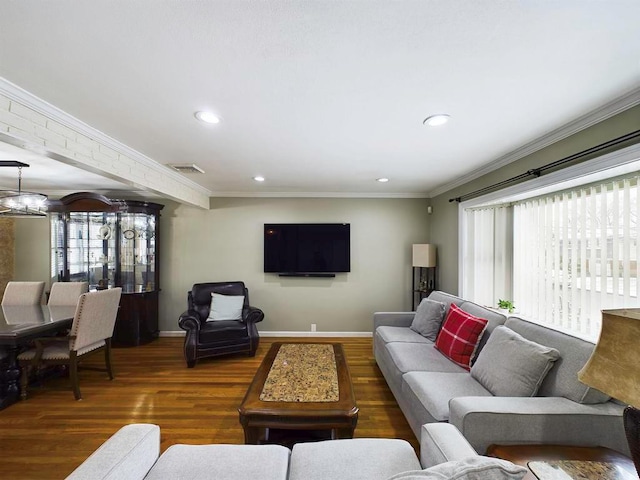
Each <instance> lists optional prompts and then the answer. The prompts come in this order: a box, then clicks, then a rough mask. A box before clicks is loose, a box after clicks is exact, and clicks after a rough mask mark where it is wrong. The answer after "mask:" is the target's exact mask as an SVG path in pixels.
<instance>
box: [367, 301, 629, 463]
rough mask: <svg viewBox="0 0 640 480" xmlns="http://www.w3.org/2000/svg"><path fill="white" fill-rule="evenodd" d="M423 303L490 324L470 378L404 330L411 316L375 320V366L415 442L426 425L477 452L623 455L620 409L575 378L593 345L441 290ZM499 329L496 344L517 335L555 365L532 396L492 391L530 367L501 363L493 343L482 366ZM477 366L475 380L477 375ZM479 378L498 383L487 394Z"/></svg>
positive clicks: (379, 316)
mask: <svg viewBox="0 0 640 480" xmlns="http://www.w3.org/2000/svg"><path fill="white" fill-rule="evenodd" d="M428 298H429V299H430V300H434V301H437V302H441V303H443V304H445V317H446V312H447V311H448V310H449V308H450V305H451V304H452V303H453V304H455V305H457V306H458V307H460V308H461V309H462V310H464V311H466V312H469V313H471V314H472V315H475V316H477V317H481V318H485V319H487V320H488V325H487V328H486V330H485V333H484V334H483V336H482V337H481V341H480V343H479V346H478V349H477V351H476V353H475V356H474V358H475V359H477V364H478V368H476V366H475V364H474V363H473V360H472V367H471V372H469V371H468V370H466V369H464V368H462V367H460V366H458V365H456V364H455V363H453V362H452V361H451V360H449V359H448V358H447V357H445V356H444V355H443V354H442V353H440V351H439V350H438V349H436V348H435V347H434V342H433V341H432V340H429V339H427V338H425V337H424V336H423V335H421V334H420V333H417V332H416V331H414V330H413V329H411V328H410V327H411V324H412V322H413V320H414V316H415V312H377V313H375V314H374V319H373V320H374V334H373V335H374V340H373V349H374V355H375V359H376V362H377V364H378V366H379V367H380V370H381V371H382V373H383V375H384V377H385V379H386V381H387V383H388V385H389V388H390V389H391V391H392V392H393V394H394V396H395V398H396V400H397V402H398V404H399V406H400V408H401V410H402V412H403V413H404V415H405V417H406V418H407V421H408V422H409V425H410V426H411V428H412V430H413V432H414V433H415V435H416V437H418V438H420V434H421V429H422V426H423V425H425V424H429V423H432V422H448V423H450V424H452V425H455V426H456V427H457V428H458V429H459V431H460V432H461V433H462V434H463V435H464V437H465V438H466V439H467V440H468V441H469V442H470V443H471V445H472V446H473V447H474V448H475V450H477V451H478V452H480V453H484V452H485V451H486V449H487V447H488V446H489V445H491V444H492V443H496V444H522V443H530V444H532V443H538V444H564V445H586V446H597V445H600V446H605V447H609V448H612V449H614V450H617V451H619V452H621V453H624V454H626V455H629V450H628V446H627V442H626V439H625V436H624V428H623V424H622V411H623V406H622V405H621V404H620V403H619V402H617V401H614V400H611V399H610V398H609V397H607V396H605V395H604V394H603V393H601V392H599V391H597V390H593V389H591V388H589V387H587V386H586V385H584V384H582V383H581V382H580V381H579V380H578V375H577V372H578V371H579V370H580V369H581V368H582V366H583V365H584V364H585V363H586V361H587V360H588V358H589V357H590V355H591V352H592V350H593V348H594V345H593V344H592V343H589V342H586V341H584V340H581V339H579V338H576V337H572V336H569V335H566V334H564V333H561V332H558V331H555V330H551V329H549V328H546V327H543V326H541V325H537V324H533V323H531V322H528V321H526V320H523V319H521V318H518V317H515V316H510V317H508V318H507V317H505V316H504V315H502V314H500V313H498V312H496V311H494V310H491V309H487V308H484V307H482V306H480V305H477V304H475V303H472V302H468V301H465V300H464V299H462V298H459V297H456V296H453V295H449V294H447V293H444V292H438V291H436V292H433V293H431V294H430V296H429V297H428ZM419 308H420V307H419ZM505 327H506V328H505ZM498 328H499V330H498V331H497V332H498V333H499V334H500V337H501V338H503V337H505V335H512V336H514V337H518V338H520V337H523V338H524V339H525V340H524V341H526V340H528V341H530V342H535V344H537V345H539V346H544V347H548V348H547V351H555V352H556V353H555V354H554V355H556V357H557V360H555V361H552V362H550V365H551V367H550V369H549V370H547V372H545V374H544V376H541V377H540V384H539V385H537V386H536V390H537V391H536V392H535V393H534V396H502V395H494V394H493V393H492V391H491V390H494V391H496V390H497V391H500V388H501V387H505V388H506V389H507V390H510V389H512V387H513V385H515V383H517V382H518V381H519V378H518V376H519V373H518V371H515V372H514V371H513V369H514V368H515V367H514V365H516V366H517V365H521V366H522V370H523V371H524V370H526V369H527V367H528V364H529V363H530V362H528V361H524V362H523V361H522V358H521V359H520V360H519V361H520V362H521V363H518V361H517V360H513V359H512V358H511V357H510V356H509V354H508V353H507V350H508V349H505V357H504V358H501V357H500V354H501V353H502V352H501V350H500V349H499V346H498V345H499V344H495V345H493V344H492V346H491V347H490V349H491V352H490V351H489V350H490V349H487V350H485V351H484V352H485V353H484V359H483V361H482V362H481V358H482V357H483V349H484V348H485V347H486V346H487V342H488V341H490V338H491V336H492V335H493V334H494V333H495V332H496V329H498ZM512 332H516V333H515V334H513V333H512ZM496 338H498V335H497V334H496V336H495V337H494V340H495V339H496ZM521 341H523V340H521ZM494 343H495V342H494ZM500 348H503V347H500ZM515 353H516V354H519V353H520V352H519V351H518V350H516V351H515ZM525 358H526V357H525ZM481 363H482V367H483V372H481V374H480V373H478V372H476V371H475V370H479V367H480V364H481ZM506 367H510V368H511V371H510V372H508V373H506V374H505V373H504V372H505V370H506V371H508V370H509V368H506ZM491 370H494V371H493V372H492V371H491ZM483 375H484V376H489V377H490V376H491V375H494V383H495V382H499V383H501V385H498V386H497V387H495V388H494V385H489V386H490V387H491V389H490V388H487V382H486V381H484V376H483ZM496 378H497V380H496ZM479 379H480V380H482V381H484V382H485V384H484V385H483V383H482V381H479Z"/></svg>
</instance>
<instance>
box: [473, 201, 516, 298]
mask: <svg viewBox="0 0 640 480" xmlns="http://www.w3.org/2000/svg"><path fill="white" fill-rule="evenodd" d="M465 217H466V218H465V228H466V232H465V236H464V249H463V252H464V254H463V262H464V265H465V271H464V275H463V282H464V285H463V289H464V292H465V297H466V298H469V299H470V300H473V301H474V302H476V303H479V304H481V305H488V306H495V305H496V304H497V302H498V300H499V299H500V298H505V299H507V298H511V270H512V266H511V259H512V243H513V241H512V230H513V229H512V226H511V208H510V207H509V206H504V205H500V206H497V207H485V208H471V209H467V210H466V211H465Z"/></svg>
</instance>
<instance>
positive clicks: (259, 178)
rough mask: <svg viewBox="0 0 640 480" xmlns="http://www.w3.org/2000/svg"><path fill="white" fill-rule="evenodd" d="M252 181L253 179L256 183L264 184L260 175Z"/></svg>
mask: <svg viewBox="0 0 640 480" xmlns="http://www.w3.org/2000/svg"><path fill="white" fill-rule="evenodd" d="M253 179H254V180H255V181H256V182H264V177H261V176H260V175H258V176H257V177H253Z"/></svg>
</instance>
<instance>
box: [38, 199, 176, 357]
mask: <svg viewBox="0 0 640 480" xmlns="http://www.w3.org/2000/svg"><path fill="white" fill-rule="evenodd" d="M163 207H164V206H163V205H160V204H158V203H151V202H145V201H138V200H114V199H109V198H107V197H105V196H103V195H99V194H96V193H89V192H79V193H73V194H71V195H67V196H66V197H63V198H61V199H59V200H50V201H49V206H48V209H49V214H50V218H51V277H52V279H53V281H59V282H81V281H86V282H88V283H89V290H103V289H107V288H112V287H122V297H121V300H120V309H119V311H118V317H117V319H116V325H115V329H114V333H113V338H112V343H113V345H115V346H136V345H141V344H144V343H148V342H150V341H152V340H154V339H155V338H157V337H158V332H159V328H158V299H159V298H158V297H159V293H160V268H159V266H160V263H159V255H158V254H159V223H160V222H159V220H160V211H161V210H162V208H163Z"/></svg>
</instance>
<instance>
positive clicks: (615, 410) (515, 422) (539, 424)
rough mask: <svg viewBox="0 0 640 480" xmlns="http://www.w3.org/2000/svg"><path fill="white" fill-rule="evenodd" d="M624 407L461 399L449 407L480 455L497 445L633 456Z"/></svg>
mask: <svg viewBox="0 0 640 480" xmlns="http://www.w3.org/2000/svg"><path fill="white" fill-rule="evenodd" d="M622 411H623V407H622V406H621V405H618V404H616V403H614V402H606V403H598V404H581V403H577V402H574V401H572V400H568V399H566V398H564V397H459V398H454V399H452V400H451V401H450V402H449V423H451V424H452V425H455V426H456V427H458V430H460V432H461V433H462V434H463V435H464V437H465V438H466V439H467V440H468V441H469V443H471V445H472V446H473V448H475V449H476V451H477V452H478V453H480V454H484V453H485V452H486V450H487V447H488V446H489V445H491V444H494V443H495V444H500V445H510V444H511V445H513V444H527V443H528V444H558V445H576V446H603V447H608V448H612V449H614V450H616V451H618V452H621V453H623V454H625V455H628V454H629V450H628V446H627V442H626V439H625V435H624V428H623V424H622Z"/></svg>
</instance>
